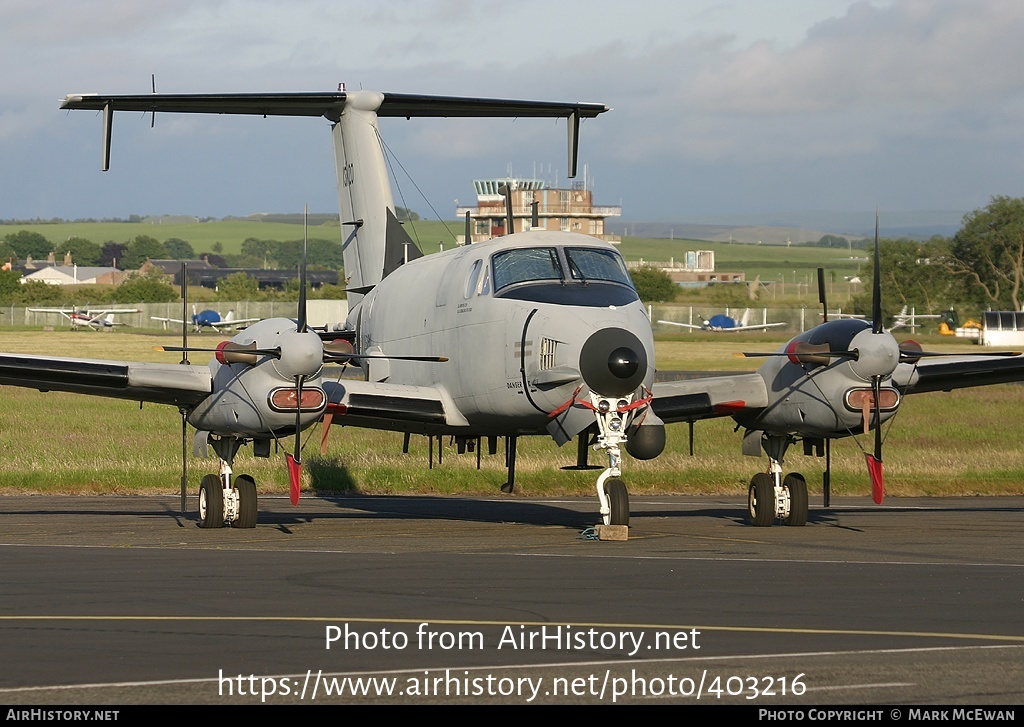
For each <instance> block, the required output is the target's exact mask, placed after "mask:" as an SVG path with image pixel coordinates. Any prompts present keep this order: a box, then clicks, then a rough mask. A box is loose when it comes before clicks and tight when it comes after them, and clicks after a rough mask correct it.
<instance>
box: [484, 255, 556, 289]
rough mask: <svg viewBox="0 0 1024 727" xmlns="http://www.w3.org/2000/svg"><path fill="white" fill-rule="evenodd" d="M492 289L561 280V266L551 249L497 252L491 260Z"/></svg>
mask: <svg viewBox="0 0 1024 727" xmlns="http://www.w3.org/2000/svg"><path fill="white" fill-rule="evenodd" d="M492 260H493V267H494V289H495V290H496V291H497V290H501V289H502V288H504V287H506V286H508V285H512V284H513V283H522V282H526V281H536V280H563V279H564V276H563V275H562V266H561V264H560V263H559V262H558V253H557V252H556V251H555V248H553V247H529V248H519V249H515V250H505V251H504V252H499V253H496V254H495V255H494V257H493V258H492Z"/></svg>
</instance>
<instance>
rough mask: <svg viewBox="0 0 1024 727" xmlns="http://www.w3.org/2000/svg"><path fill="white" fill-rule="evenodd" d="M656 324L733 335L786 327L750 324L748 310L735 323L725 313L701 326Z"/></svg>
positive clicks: (674, 322)
mask: <svg viewBox="0 0 1024 727" xmlns="http://www.w3.org/2000/svg"><path fill="white" fill-rule="evenodd" d="M658 323H664V324H666V325H669V326H681V327H683V328H693V329H695V330H698V331H716V332H717V331H724V332H729V333H735V332H736V331H765V330H768V329H769V328H777V327H779V326H785V325H787V324H786V323H784V322H780V323H762V324H760V325H757V324H754V325H751V324H750V308H747V309H746V310H745V311H743V316H742V317H741V318H740V319H739V320H738V321H737V320H736V319H735V318H732V317H731V316H728V315H726V314H725V313H718V314H716V315H713V316H711V317H710V318H707V319H705V320H704V322H703V323H702V324H701V325H699V326H698V325H695V324H693V323H679V322H678V321H658Z"/></svg>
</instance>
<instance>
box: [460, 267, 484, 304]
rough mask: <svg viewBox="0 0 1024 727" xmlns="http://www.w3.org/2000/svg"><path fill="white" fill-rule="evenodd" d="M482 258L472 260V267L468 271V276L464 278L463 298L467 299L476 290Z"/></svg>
mask: <svg viewBox="0 0 1024 727" xmlns="http://www.w3.org/2000/svg"><path fill="white" fill-rule="evenodd" d="M483 265H484V261H483V260H474V261H473V267H472V269H471V270H470V271H469V276H468V277H467V278H466V292H465V296H464V297H465V298H466V300H469V299H470V298H472V297H473V296H474V295H475V294H476V292H477V284H478V283H479V282H480V269H481V268H482V267H483Z"/></svg>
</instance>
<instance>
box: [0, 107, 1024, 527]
mask: <svg viewBox="0 0 1024 727" xmlns="http://www.w3.org/2000/svg"><path fill="white" fill-rule="evenodd" d="M62 108H66V109H90V110H101V111H102V112H103V138H104V144H103V168H104V169H107V168H108V167H109V153H110V138H111V129H112V120H113V114H114V111H123V110H128V111H141V112H153V113H155V112H161V113H168V112H172V113H173V112H180V113H217V114H225V113H226V114H251V115H258V116H271V115H285V116H309V117H324V118H326V119H327V120H328V121H329V122H330V123H331V127H332V133H333V138H334V148H335V159H336V166H337V179H338V199H339V206H340V210H341V223H342V231H343V232H342V244H343V249H344V261H345V272H346V275H347V276H349V292H348V297H349V304H350V312H349V315H348V319H347V321H346V325H345V326H344V329H343V330H342V331H338V332H319V333H318V332H314V331H311V330H309V328H308V326H307V325H306V322H305V312H304V298H303V300H300V305H299V312H298V316H297V318H296V320H292V319H280V318H279V319H268V320H264V321H260V322H259V323H256V324H255V325H253V326H250V327H249V328H248V329H246V330H245V331H243V332H241V333H239V334H238V335H236V336H235V337H234V338H232V339H231V341H229V342H225V343H222V344H221V345H220V346H218V347H217V349H216V351H215V356H214V358H213V360H211V361H210V363H209V364H208V365H207V366H195V365H191V364H188V363H187V362H186V360H185V357H184V356H183V360H182V363H181V364H152V363H148V364H145V363H132V362H111V361H88V360H82V359H75V358H58V357H44V356H25V355H14V354H0V384H4V385H14V386H30V387H35V388H39V389H43V390H50V389H53V390H64V391H75V392H81V393H86V394H94V395H101V396H113V397H118V398H124V399H132V400H139V401H150V402H157V403H163V404H170V405H174V406H177V407H178V408H179V410H180V411H181V414H182V440H183V460H184V450H185V445H184V442H185V431H186V423H190V424H192V425H193V426H194V427H195V428H196V430H197V432H196V436H195V442H196V445H197V449H200V450H201V449H202V448H203V447H204V446H205V445H206V444H207V443H209V444H210V445H212V447H213V449H214V451H215V453H216V454H217V456H218V457H219V459H220V473H219V474H217V475H212V474H211V475H207V476H205V477H204V478H203V480H202V484H201V486H200V498H199V502H200V517H201V523H202V524H203V525H204V526H206V527H220V526H222V525H223V524H224V523H225V522H227V523H230V524H234V525H235V526H241V527H253V526H254V525H255V523H256V511H257V507H256V490H255V484H254V482H253V481H252V478H251V477H248V476H246V475H240V476H234V474H233V471H232V465H233V461H234V457H235V454H236V453H237V451H238V449H239V447H240V446H242V445H243V444H245V443H248V442H252V443H253V449H254V453H255V454H256V455H257V456H264V457H265V456H269V452H270V443H271V442H272V441H274V440H276V439H278V438H279V437H282V436H285V435H290V434H295V440H296V441H295V449H294V455H289V458H288V463H289V473H290V482H291V486H292V496H293V498H292V499H293V502H297V496H298V476H299V465H298V461H299V454H300V451H301V450H300V447H299V433H300V432H301V431H303V430H305V429H306V428H307V427H309V426H310V425H311V424H313V423H314V422H316V421H318V420H322V421H323V422H324V424H325V431H326V430H327V429H329V427H330V424H331V423H335V424H345V425H349V426H360V427H370V428H378V429H386V430H393V431H401V432H404V433H406V434H407V435H408V434H410V433H421V434H426V435H430V436H434V435H450V436H453V437H455V439H456V441H457V443H458V445H459V448H460V449H462V448H467V447H468V446H469V445H470V443H471V442H472V443H475V444H476V445H477V446H479V444H480V441H481V439H482V438H485V437H486V438H487V440H488V446H489V448H490V449H491V451H492V452H493V451H496V448H497V440H498V438H499V437H503V438H504V439H505V444H506V465H507V468H508V481H507V482H506V484H505V485H504V486H503V488H502V489H504V490H506V491H510V490H511V488H512V486H513V484H514V480H515V459H516V442H517V439H518V437H520V436H524V435H546V436H550V437H552V438H553V439H554V440H555V441H556V443H558V444H559V445H561V444H564V443H566V442H568V441H570V440H571V439H573V438H576V439H577V445H578V463H580V464H585V463H586V457H587V452H588V448H589V447H591V446H593V448H594V449H596V450H602V451H603V452H604V453H605V455H606V456H607V467H605V468H604V469H603V471H602V472H601V474H600V475H599V477H598V478H597V482H596V490H597V496H598V499H599V502H600V512H601V516H602V519H603V520H604V522H605V523H606V524H613V525H627V524H628V522H629V500H628V494H627V490H626V486H625V484H624V483H623V481H622V479H621V476H622V472H621V464H622V449H623V448H624V449H625V450H626V451H627V452H628V453H629V454H631V455H632V456H633V457H635V458H638V459H649V458H652V457H656V456H658V455H659V454H660V453H661V452H662V450H663V448H664V444H665V427H664V425H665V423H666V422H682V421H688V422H694V421H697V420H700V419H705V418H710V417H718V416H732V417H734V418H735V419H736V421H737V422H738V424H739V425H740V426H742V427H744V428H745V429H746V435H745V436H744V451H746V452H748V453H752V452H753V450H755V449H756V450H757V451H758V453H759V451H760V449H762V448H763V449H764V451H765V452H766V453H767V454H768V456H769V468H768V471H767V472H762V473H759V474H758V475H755V477H754V479H753V481H752V482H751V486H750V501H749V504H750V508H749V509H750V514H751V519H752V521H753V522H754V524H756V525H770V524H772V523H773V522H774V521H775V520H776V519H777V518H782V519H783V521H784V522H786V523H787V524H790V525H802V524H803V523H804V522H805V521H806V519H807V496H806V482H805V481H804V480H803V478H802V477H801V476H799V475H793V474H790V475H786V476H783V475H782V463H783V456H784V454H785V452H786V450H787V448H788V447H789V446H790V444H791V443H793V442H795V441H798V440H803V442H804V444H805V448H806V447H808V446H810V447H811V448H813V447H815V446H820V445H821V444H822V443H824V442H828V441H829V440H830V439H832V438H836V437H844V436H850V435H852V434H853V433H854V431H855V430H856V428H857V427H858V425H861V426H863V425H864V423H865V421H866V423H867V426H868V427H870V428H874V429H875V430H876V431H877V429H878V426H879V425H880V424H881V423H882V422H884V421H885V420H886V419H888V418H889V417H890V416H892V414H893V413H894V412H895V411H896V409H897V407H898V406H899V405H900V401H901V398H902V394H905V393H914V392H917V391H930V390H935V389H943V388H952V387H953V386H968V385H978V384H987V383H997V382H999V381H1007V380H1019V379H1022V378H1024V357H1020V356H1018V357H1015V358H1013V359H999V358H996V357H986V358H985V359H982V360H978V359H974V360H967V361H964V360H960V361H954V362H944V363H941V364H937V365H933V362H931V361H929V360H921V359H922V358H923V357H924V356H925V355H926V354H924V353H923V352H920V351H917V352H916V353H914V352H912V351H911V352H908V351H905V350H901V349H900V347H899V346H897V344H896V342H895V340H894V339H893V338H892V336H891V335H890V334H889V333H887V332H885V331H883V330H882V329H881V326H880V324H878V325H873V324H869V323H866V322H865V321H857V320H845V321H833V322H826V323H823V324H822V325H819V326H818V327H816V328H814V329H811V330H810V331H807V332H805V333H802V334H800V335H798V336H796V337H795V338H794V339H792V340H791V341H790V342H789V343H788V344H786V346H784V347H783V348H782V349H780V351H778V352H775V353H772V354H767V356H768V360H767V361H766V363H765V364H764V365H762V366H761V368H760V369H759V370H758V371H757V372H756V373H752V374H745V375H740V376H725V375H723V376H711V377H705V378H702V379H695V380H689V381H681V382H668V383H659V384H657V385H655V384H654V372H655V362H654V340H653V334H652V331H651V322H650V320H649V319H648V317H647V313H646V310H645V308H644V306H643V305H642V304H641V303H640V300H639V298H638V296H637V293H636V290H635V288H634V287H633V284H632V282H631V280H630V278H629V275H628V274H627V272H626V266H625V264H624V263H623V260H622V258H621V256H620V254H619V253H618V251H616V250H615V249H614V248H613V247H612V246H611V245H609V244H607V243H605V242H602V241H600V240H597V239H594V238H591V237H587V236H584V235H579V234H575V233H568V232H548V231H527V232H521V233H515V234H511V235H508V236H505V237H501V238H498V239H495V240H491V241H488V242H483V243H476V244H473V245H467V246H463V247H458V248H455V249H450V250H447V251H444V252H440V253H437V254H432V255H429V256H423V255H421V253H420V252H419V250H418V249H417V247H416V246H415V244H413V243H412V241H411V240H410V238H409V237H408V235H407V234H406V233H405V232H404V230H403V229H402V227H401V225H400V224H399V222H398V220H397V217H396V216H395V207H394V201H393V198H392V195H391V189H390V185H389V184H388V182H387V180H388V175H387V166H386V163H385V157H384V151H383V144H382V142H381V139H380V131H379V128H378V118H379V117H389V116H390V117H406V118H411V117H421V116H493V117H555V118H566V119H567V120H568V132H569V160H570V163H569V167H570V176H574V175H575V169H576V158H577V148H578V131H579V122H580V120H581V119H584V118H593V117H596V116H597V115H599V114H601V113H603V112H605V111H607V110H608V109H607V107H606V106H604V105H601V104H587V103H557V102H555V103H552V102H536V101H516V100H495V99H473V98H454V97H440V96H421V95H409V94H383V93H377V92H371V91H357V92H352V93H347V92H345V91H343V90H339V91H338V92H331V93H311V94H227V95H216V94H198V95H194V94H185V95H178V94H146V95H129V96H124V95H115V96H101V95H85V94H75V95H70V96H67V97H66V98H65V99H64V102H63V103H62ZM877 278H878V276H876V280H877ZM302 290H303V291H304V290H305V286H302ZM303 295H304V292H303ZM878 296H880V291H879V292H878V294H877V296H876V297H878ZM878 310H879V311H880V308H879V309H878ZM876 319H877V320H880V312H879V314H878V317H876ZM169 350H182V351H183V353H188V352H189V351H197V350H204V349H194V348H191V349H190V348H189V347H188V346H187V345H186V344H184V343H183V345H182V346H181V347H180V348H177V349H169ZM324 361H339V362H351V363H353V364H355V365H358V366H360V367H361V368H362V370H363V372H364V376H363V380H350V379H338V380H334V381H330V380H325V378H324V376H323V369H322V364H323V362H324ZM477 451H479V450H477ZM872 457H874V458H875V460H877V461H878V462H879V464H878V465H877V466H876V469H877V470H878V471H879V483H880V460H881V442H880V439H879V440H878V443H877V446H876V449H875V452H874V453H873V455H872ZM183 469H184V464H183ZM185 480H186V475H185V474H184V473H183V477H182V483H183V484H182V486H183V496H182V499H183V501H184V486H185Z"/></svg>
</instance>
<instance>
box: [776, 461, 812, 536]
mask: <svg viewBox="0 0 1024 727" xmlns="http://www.w3.org/2000/svg"><path fill="white" fill-rule="evenodd" d="M782 486H783V487H784V488H786V489H787V490H789V516H788V517H786V518H784V519H783V520H782V522H783V523H785V524H786V525H792V526H796V527H800V526H802V525H806V524H807V480H805V479H804V476H803V475H801V474H797V473H796V472H791V473H790V474H788V475H786V478H785V479H784V480H782Z"/></svg>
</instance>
